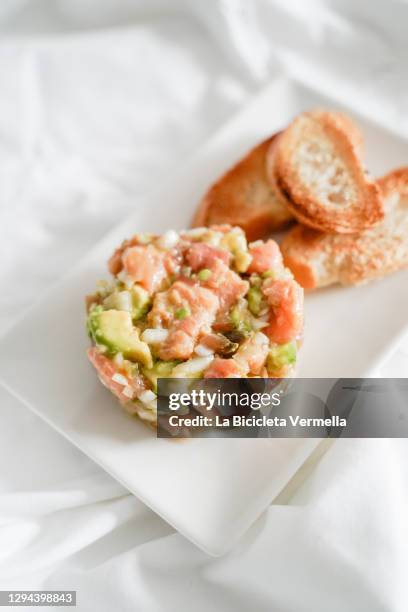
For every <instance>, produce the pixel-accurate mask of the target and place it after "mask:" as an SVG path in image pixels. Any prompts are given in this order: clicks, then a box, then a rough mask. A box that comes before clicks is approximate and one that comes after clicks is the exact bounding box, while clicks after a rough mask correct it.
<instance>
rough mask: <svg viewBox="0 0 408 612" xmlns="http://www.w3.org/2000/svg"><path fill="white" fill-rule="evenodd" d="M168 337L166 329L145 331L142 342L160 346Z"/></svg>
mask: <svg viewBox="0 0 408 612" xmlns="http://www.w3.org/2000/svg"><path fill="white" fill-rule="evenodd" d="M168 335H169V332H168V330H167V329H145V330H144V332H143V334H142V340H143V342H147V344H160V342H164V340H165V339H166V338H167V336H168Z"/></svg>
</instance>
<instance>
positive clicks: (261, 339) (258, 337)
mask: <svg viewBox="0 0 408 612" xmlns="http://www.w3.org/2000/svg"><path fill="white" fill-rule="evenodd" d="M254 341H255V344H259V345H262V344H268V343H269V340H268V336H265V334H263V333H262V332H257V333H256V334H255V336H254Z"/></svg>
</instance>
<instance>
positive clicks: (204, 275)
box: [197, 268, 211, 281]
mask: <svg viewBox="0 0 408 612" xmlns="http://www.w3.org/2000/svg"><path fill="white" fill-rule="evenodd" d="M197 276H198V278H199V280H200V281H206V280H208V279H209V278H211V270H208V268H203V269H202V270H200V271H199V273H198V274H197Z"/></svg>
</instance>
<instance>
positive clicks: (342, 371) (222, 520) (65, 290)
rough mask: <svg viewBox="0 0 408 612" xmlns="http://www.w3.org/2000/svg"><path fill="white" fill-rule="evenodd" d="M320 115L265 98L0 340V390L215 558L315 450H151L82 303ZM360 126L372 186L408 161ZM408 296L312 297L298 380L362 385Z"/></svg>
mask: <svg viewBox="0 0 408 612" xmlns="http://www.w3.org/2000/svg"><path fill="white" fill-rule="evenodd" d="M315 106H329V107H334V108H336V107H339V104H338V103H336V101H333V100H330V99H327V98H325V97H323V96H322V95H320V94H319V93H317V92H315V91H312V90H310V89H308V88H306V87H304V86H302V85H300V84H298V83H294V82H290V81H288V80H286V79H282V80H280V81H277V82H275V83H274V84H273V85H272V86H270V87H268V88H267V89H266V90H264V91H263V92H262V93H261V94H260V95H258V96H257V97H256V98H255V99H254V100H253V101H252V102H251V104H250V105H248V106H247V107H246V108H245V109H244V110H243V111H242V112H241V113H240V114H239V115H238V116H236V117H235V118H234V119H233V120H231V121H230V122H229V123H228V124H227V125H226V126H225V127H224V128H223V129H222V130H221V131H220V132H219V133H218V134H217V135H216V136H215V137H214V138H213V139H212V140H211V141H210V142H209V143H208V145H207V146H206V147H205V148H204V149H203V150H202V151H200V153H199V155H198V156H197V157H196V158H195V159H194V160H193V161H192V162H191V163H189V164H188V165H186V166H185V167H183V169H182V171H181V172H180V176H178V177H176V178H175V179H174V180H173V181H172V182H171V184H168V185H166V186H165V189H162V190H161V191H160V193H156V194H153V195H150V196H147V197H146V198H145V199H143V201H140V202H138V204H137V210H136V211H135V214H134V215H133V216H132V217H131V218H129V219H127V220H126V221H125V222H124V223H121V224H120V226H118V227H117V228H115V229H114V230H113V231H112V232H111V233H110V234H109V235H108V236H107V237H106V238H105V239H104V240H103V241H102V242H101V243H99V244H98V245H97V246H96V247H95V248H94V249H93V251H92V252H91V253H90V254H89V255H88V256H87V257H86V258H85V260H84V261H83V262H82V263H81V265H80V266H79V267H77V268H76V269H75V270H74V271H73V272H72V273H71V274H70V275H69V277H67V278H66V279H65V280H64V281H63V282H61V283H60V284H59V285H58V286H56V287H55V288H54V289H53V290H52V291H51V292H50V293H49V294H48V295H47V296H46V299H43V300H42V302H41V303H39V304H38V305H35V306H34V307H33V308H32V309H31V310H30V311H29V313H28V314H27V315H26V316H25V317H24V318H23V319H22V320H20V321H19V322H18V323H17V324H16V325H15V326H14V328H13V329H11V330H10V331H9V332H8V333H7V334H6V335H5V336H3V337H2V338H1V340H0V371H1V380H2V382H3V384H4V385H5V386H6V387H7V388H8V389H9V390H10V391H11V392H12V393H13V394H14V395H15V396H17V397H18V398H20V399H21V400H22V401H23V402H24V403H25V404H26V405H27V406H29V407H30V408H31V409H32V410H34V411H35V412H36V413H37V414H38V415H39V416H41V417H42V418H43V419H45V420H46V421H47V422H48V423H50V424H51V425H52V426H53V427H55V428H56V429H57V430H58V431H60V432H61V433H62V434H63V435H64V436H66V437H67V438H68V439H69V440H71V441H72V442H73V443H74V444H76V445H77V446H78V447H79V448H80V449H81V450H82V451H84V452H85V453H86V454H87V455H89V456H90V457H92V458H93V459H94V460H95V461H97V462H98V463H99V464H100V465H101V466H102V467H103V468H104V469H105V470H106V471H107V472H109V473H110V474H111V475H112V476H113V477H114V478H116V479H117V480H119V481H120V482H122V483H123V484H124V486H125V487H127V488H128V489H129V490H130V491H132V492H133V493H134V494H135V495H136V496H138V497H139V498H140V499H142V500H143V501H144V502H145V503H146V504H147V505H148V506H150V507H151V508H152V509H153V510H155V511H156V512H157V513H158V514H159V515H161V516H162V517H163V518H164V519H165V520H166V521H168V522H169V523H170V524H171V525H173V526H174V527H175V528H176V529H177V530H179V531H180V532H181V533H183V534H184V535H185V536H186V537H188V538H189V539H190V540H192V541H193V542H195V543H196V544H197V545H198V546H199V547H201V548H202V549H203V550H205V551H207V552H209V553H211V554H222V553H223V552H225V551H227V550H229V549H230V548H231V547H232V546H233V544H234V543H235V542H236V541H237V540H238V539H239V537H240V536H241V535H242V534H243V533H244V532H245V530H246V529H247V528H248V527H249V526H250V525H251V524H252V523H253V521H254V520H255V519H256V518H257V517H258V516H259V515H260V513H261V512H262V511H263V510H264V509H265V508H266V507H267V505H268V504H269V503H270V502H271V501H272V500H273V499H274V498H275V497H276V495H277V494H278V493H279V492H280V491H281V490H282V488H283V487H284V486H285V485H286V484H287V483H288V481H289V480H290V479H291V478H292V476H293V475H294V474H295V472H296V471H297V470H298V468H299V467H300V466H301V465H302V463H303V462H304V461H305V460H306V458H307V457H308V456H309V455H310V454H311V452H312V451H313V449H314V448H315V447H316V446H317V444H318V441H316V440H302V439H288V440H285V439H271V440H269V439H259V440H258V439H252V440H251V439H229V440H223V439H201V440H191V441H186V442H182V443H180V442H174V441H168V440H158V439H156V437H155V435H154V434H153V433H152V432H150V431H149V429H148V428H146V427H145V426H144V425H142V424H141V423H139V422H138V421H137V420H134V419H131V417H129V416H127V415H126V414H125V413H124V412H123V411H122V410H121V409H120V408H119V407H118V406H117V404H116V402H115V400H114V398H113V397H112V396H111V395H110V394H109V393H108V392H107V391H105V390H104V388H103V387H102V386H101V385H100V383H99V381H98V380H97V377H96V376H95V373H94V371H93V369H92V367H91V366H90V365H89V364H88V362H87V359H86V356H85V350H86V347H87V345H88V339H87V337H86V334H85V330H84V319H85V313H84V305H83V297H84V295H85V294H86V293H87V292H89V291H90V290H92V288H93V287H94V286H95V281H96V280H97V279H98V278H101V277H105V276H106V260H107V258H108V257H109V255H110V254H111V252H112V251H113V249H114V247H115V246H116V245H117V244H118V243H119V242H121V241H122V239H123V238H125V237H127V236H130V235H131V234H133V233H134V232H136V231H148V230H151V231H163V230H166V229H168V228H169V227H174V228H176V229H180V228H182V227H185V226H187V225H189V222H190V218H191V215H192V213H193V210H194V207H195V205H196V203H197V202H198V201H199V199H200V196H201V195H202V193H203V192H204V191H205V189H206V187H207V186H208V185H209V184H210V183H211V181H212V180H213V179H215V178H216V177H217V176H218V175H219V174H220V172H221V171H223V170H224V169H226V168H227V167H228V166H229V165H230V164H231V162H233V161H235V160H236V159H238V158H239V157H240V156H241V155H242V154H243V153H244V152H245V151H246V150H247V149H248V148H249V147H251V146H252V145H253V144H255V143H256V142H258V141H259V140H261V139H262V138H264V137H266V136H267V135H269V134H271V133H272V132H275V131H277V130H278V129H281V128H282V127H284V126H285V124H287V123H288V121H289V120H290V119H291V118H292V117H293V116H294V115H295V114H297V113H299V112H300V111H302V110H305V109H308V108H313V107H315ZM346 110H348V111H349V112H350V109H346ZM352 114H353V113H352ZM357 119H358V120H359V123H360V125H361V126H362V128H363V130H364V132H365V137H366V148H367V159H368V164H369V167H370V168H371V169H372V171H373V172H374V173H375V174H377V175H379V174H382V173H384V172H385V171H387V170H389V169H391V168H393V167H395V166H398V165H402V164H403V163H404V162H407V161H408V155H407V144H406V142H405V141H402V140H400V139H398V138H397V137H396V136H394V135H393V134H391V133H389V132H387V131H385V130H383V129H382V128H380V127H378V126H376V125H373V124H371V123H368V122H367V121H364V120H363V119H362V118H361V117H357ZM407 290H408V283H407V275H406V274H405V273H403V272H402V273H399V274H395V275H394V276H391V277H389V278H387V279H385V280H384V281H381V282H378V283H373V284H370V285H368V286H366V287H360V288H350V289H344V288H333V289H328V290H324V291H320V292H316V293H314V294H312V295H310V296H307V300H306V335H305V343H304V347H303V349H302V357H301V363H300V371H299V375H301V376H319V377H331V376H332V377H340V376H349V377H358V376H364V375H368V374H369V373H370V372H372V371H373V370H374V368H376V367H377V366H378V365H379V364H380V363H381V361H382V360H384V359H385V358H386V357H387V355H388V353H389V351H390V350H391V349H392V348H393V346H394V345H395V342H396V341H397V339H398V338H400V337H401V334H402V333H403V332H404V329H405V326H406V323H407V314H406V313H407V312H408V308H407V305H408V299H407V298H408V291H407Z"/></svg>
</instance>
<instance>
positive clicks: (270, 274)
mask: <svg viewBox="0 0 408 612" xmlns="http://www.w3.org/2000/svg"><path fill="white" fill-rule="evenodd" d="M275 276H276V272H275V271H274V270H267V271H266V272H262V278H274V277H275Z"/></svg>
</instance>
